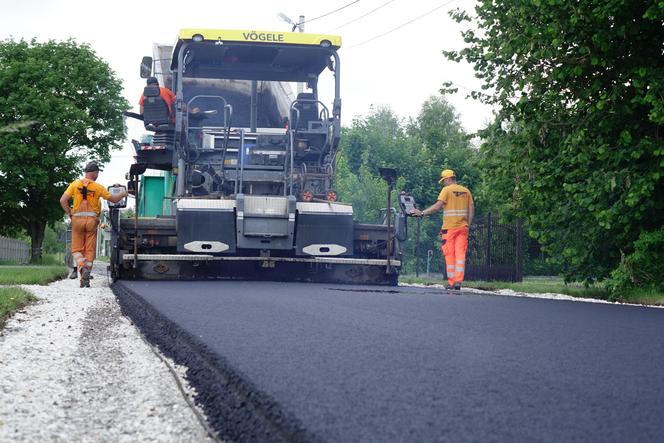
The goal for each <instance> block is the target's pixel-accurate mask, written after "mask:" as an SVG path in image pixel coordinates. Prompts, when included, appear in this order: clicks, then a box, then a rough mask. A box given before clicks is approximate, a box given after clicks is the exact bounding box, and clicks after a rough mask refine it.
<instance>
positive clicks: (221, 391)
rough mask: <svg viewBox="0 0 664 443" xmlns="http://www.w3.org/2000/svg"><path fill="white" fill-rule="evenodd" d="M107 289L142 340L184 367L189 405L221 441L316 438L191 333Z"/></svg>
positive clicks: (118, 289) (118, 288) (128, 295)
mask: <svg viewBox="0 0 664 443" xmlns="http://www.w3.org/2000/svg"><path fill="white" fill-rule="evenodd" d="M111 289H112V291H113V293H114V294H115V296H116V298H117V300H118V303H119V305H120V308H121V310H122V313H123V314H124V315H126V316H127V317H128V318H129V319H131V321H132V322H133V323H134V324H135V325H136V326H137V327H138V329H139V330H140V332H141V333H142V334H143V335H144V336H145V338H146V339H147V340H148V341H149V342H150V343H152V344H153V345H156V346H157V347H158V348H159V350H160V351H161V352H162V353H163V354H164V355H166V356H167V357H169V358H171V359H172V360H173V361H175V363H177V364H179V365H182V366H185V367H187V372H186V378H187V381H188V382H189V384H190V385H191V386H192V387H194V388H195V389H196V392H197V395H196V398H195V401H196V403H197V404H199V406H201V407H202V408H203V410H204V411H205V414H206V415H207V418H208V421H209V424H210V425H211V426H212V428H213V429H214V430H215V431H216V432H217V433H218V434H219V436H221V437H222V438H223V439H224V440H230V441H238V442H241V441H265V442H272V441H292V442H310V441H321V440H322V439H321V438H319V437H317V436H315V435H314V434H312V433H311V432H310V431H308V430H307V429H305V427H304V425H303V424H302V423H301V422H300V421H299V420H298V419H297V418H295V417H294V416H292V415H291V414H289V413H287V412H286V411H284V410H283V409H282V408H281V407H280V406H279V405H278V403H277V402H276V401H275V400H273V399H272V398H271V397H269V396H268V395H266V394H264V393H262V392H260V391H259V390H257V389H256V388H255V387H254V386H253V385H252V384H251V382H249V381H248V380H247V379H245V378H244V377H243V376H242V375H241V374H240V373H238V371H236V370H235V369H234V368H233V367H231V366H230V365H229V364H228V362H227V361H225V359H224V358H223V357H222V356H220V355H218V354H216V353H214V352H212V351H210V350H209V349H207V347H206V346H205V345H204V344H203V343H201V342H200V341H198V340H197V339H196V338H195V337H193V336H192V335H191V334H189V333H188V332H186V331H185V330H183V329H182V328H180V327H179V326H178V325H177V324H175V323H174V322H173V321H171V320H169V319H168V318H166V317H165V316H163V315H162V314H161V313H160V312H159V311H158V310H157V309H155V308H154V307H153V306H152V305H151V304H150V303H148V302H146V301H145V300H144V299H143V298H142V297H141V296H140V295H139V294H137V293H136V292H135V291H133V290H131V289H129V288H127V287H126V286H125V285H123V284H122V282H115V283H114V284H113V285H112V286H111Z"/></svg>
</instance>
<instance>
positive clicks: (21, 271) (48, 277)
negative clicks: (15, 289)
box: [0, 265, 67, 285]
mask: <svg viewBox="0 0 664 443" xmlns="http://www.w3.org/2000/svg"><path fill="white" fill-rule="evenodd" d="M66 275H67V268H66V267H65V266H64V265H48V266H39V265H24V266H21V265H16V266H0V285H35V284H36V285H46V284H48V283H50V282H52V281H55V280H59V279H61V278H63V277H65V276H66Z"/></svg>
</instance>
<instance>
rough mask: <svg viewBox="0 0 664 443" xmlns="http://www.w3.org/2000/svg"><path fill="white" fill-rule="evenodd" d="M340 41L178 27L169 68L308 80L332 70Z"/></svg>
mask: <svg viewBox="0 0 664 443" xmlns="http://www.w3.org/2000/svg"><path fill="white" fill-rule="evenodd" d="M340 47H341V37H339V36H335V35H324V34H305V33H299V32H274V31H242V30H216V29H183V30H181V31H180V34H179V38H178V41H177V43H176V45H175V48H174V49H173V58H172V63H171V69H172V70H173V71H179V70H180V69H181V72H182V73H183V76H184V77H194V78H225V79H242V80H271V81H289V82H310V81H312V80H314V79H315V78H317V77H318V75H320V73H321V72H322V71H323V70H324V69H325V68H330V69H332V70H334V68H335V66H334V65H335V58H336V51H337V49H339V48H340ZM181 63H182V65H183V66H181V67H180V64H181Z"/></svg>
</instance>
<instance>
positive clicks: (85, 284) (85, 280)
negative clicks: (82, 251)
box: [81, 267, 90, 288]
mask: <svg viewBox="0 0 664 443" xmlns="http://www.w3.org/2000/svg"><path fill="white" fill-rule="evenodd" d="M89 287H90V268H87V267H86V268H83V269H82V270H81V288H89Z"/></svg>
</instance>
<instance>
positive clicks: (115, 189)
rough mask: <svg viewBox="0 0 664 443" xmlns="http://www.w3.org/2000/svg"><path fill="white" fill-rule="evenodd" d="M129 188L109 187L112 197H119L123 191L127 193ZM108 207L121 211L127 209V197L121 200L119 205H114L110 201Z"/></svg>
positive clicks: (122, 186)
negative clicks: (120, 209)
mask: <svg viewBox="0 0 664 443" xmlns="http://www.w3.org/2000/svg"><path fill="white" fill-rule="evenodd" d="M126 190H127V187H126V186H124V185H117V186H109V187H108V192H110V193H111V195H118V194H120V193H122V192H123V191H126ZM107 203H108V207H109V208H111V209H119V208H126V207H127V197H124V198H123V199H122V200H120V201H119V202H117V203H113V202H111V201H108V202H107Z"/></svg>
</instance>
